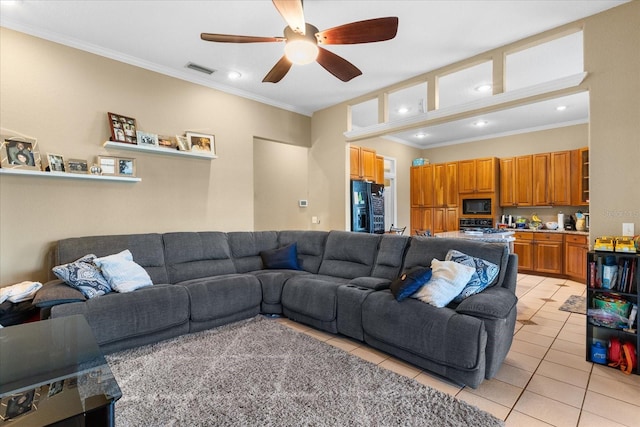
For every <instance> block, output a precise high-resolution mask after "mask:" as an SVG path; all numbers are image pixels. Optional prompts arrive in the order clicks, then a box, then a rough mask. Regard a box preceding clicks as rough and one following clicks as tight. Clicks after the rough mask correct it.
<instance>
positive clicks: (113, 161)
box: [98, 156, 118, 175]
mask: <svg viewBox="0 0 640 427" xmlns="http://www.w3.org/2000/svg"><path fill="white" fill-rule="evenodd" d="M117 163H118V159H117V158H115V157H111V156H98V166H100V169H102V175H116V174H117V172H118V170H117Z"/></svg>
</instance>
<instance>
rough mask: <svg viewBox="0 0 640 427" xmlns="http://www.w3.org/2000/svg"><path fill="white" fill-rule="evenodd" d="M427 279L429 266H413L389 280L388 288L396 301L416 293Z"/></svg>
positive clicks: (429, 270) (429, 273) (429, 277)
mask: <svg viewBox="0 0 640 427" xmlns="http://www.w3.org/2000/svg"><path fill="white" fill-rule="evenodd" d="M429 279H431V268H430V267H415V268H413V269H411V270H409V271H408V272H406V273H403V274H402V275H401V276H400V277H398V278H397V279H396V280H394V281H393V282H391V286H390V288H389V289H390V290H391V293H392V294H393V296H394V297H395V299H396V300H397V301H402V300H404V299H406V298H409V297H410V296H411V295H413V294H414V293H416V292H417V291H418V290H419V289H420V288H422V286H423V285H424V284H425V283H427V281H429Z"/></svg>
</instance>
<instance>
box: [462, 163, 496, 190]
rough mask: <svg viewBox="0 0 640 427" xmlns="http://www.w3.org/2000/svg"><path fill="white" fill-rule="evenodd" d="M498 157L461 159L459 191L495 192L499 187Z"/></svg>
mask: <svg viewBox="0 0 640 427" xmlns="http://www.w3.org/2000/svg"><path fill="white" fill-rule="evenodd" d="M498 166H499V163H498V159H497V158H495V157H487V158H482V159H471V160H460V161H459V162H458V193H460V194H467V193H493V192H495V191H496V189H497V182H496V181H497V179H498V170H497V169H498Z"/></svg>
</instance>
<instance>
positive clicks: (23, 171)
mask: <svg viewBox="0 0 640 427" xmlns="http://www.w3.org/2000/svg"><path fill="white" fill-rule="evenodd" d="M0 175H15V176H36V177H40V178H66V179H89V180H95V181H118V182H129V183H133V182H140V181H142V178H137V177H128V176H113V175H91V174H84V173H69V172H42V171H38V170H31V169H0Z"/></svg>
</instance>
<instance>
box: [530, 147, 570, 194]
mask: <svg viewBox="0 0 640 427" xmlns="http://www.w3.org/2000/svg"><path fill="white" fill-rule="evenodd" d="M533 204H534V206H553V205H559V206H569V205H571V152H570V151H556V152H553V153H542V154H534V155H533Z"/></svg>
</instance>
